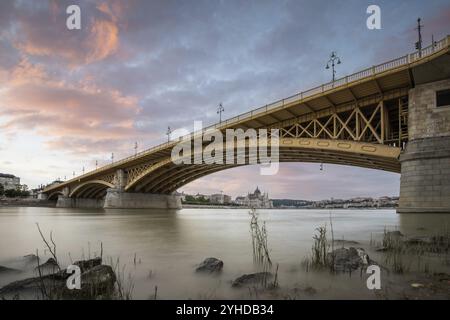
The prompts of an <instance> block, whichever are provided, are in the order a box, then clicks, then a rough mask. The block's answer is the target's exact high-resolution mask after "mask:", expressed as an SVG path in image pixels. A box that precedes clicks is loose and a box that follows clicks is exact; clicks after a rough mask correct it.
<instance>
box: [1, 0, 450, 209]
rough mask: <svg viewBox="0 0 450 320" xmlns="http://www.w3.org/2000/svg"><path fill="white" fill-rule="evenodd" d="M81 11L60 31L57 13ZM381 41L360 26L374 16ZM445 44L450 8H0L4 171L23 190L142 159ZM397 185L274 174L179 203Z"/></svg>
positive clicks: (296, 167) (211, 185)
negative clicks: (436, 42) (72, 25)
mask: <svg viewBox="0 0 450 320" xmlns="http://www.w3.org/2000/svg"><path fill="white" fill-rule="evenodd" d="M72 4H77V5H79V6H80V9H81V30H68V29H67V27H66V19H67V17H68V14H66V8H67V7H68V6H69V5H72ZM371 4H376V5H378V6H379V7H380V9H381V29H380V30H369V29H368V28H367V27H366V19H367V18H368V16H369V15H368V14H367V13H366V9H367V7H368V6H369V5H371ZM419 16H420V17H421V18H422V23H423V25H424V29H423V38H424V43H425V45H428V44H429V43H431V36H432V35H433V36H434V38H435V39H440V38H442V37H444V36H445V35H447V34H450V3H449V1H448V0H445V1H438V0H430V1H422V0H417V1H413V0H408V1H399V0H395V1H394V0H390V1H364V0H346V1H343V0H336V1H320V0H314V1H306V0H292V1H291V0H280V1H267V0H254V1H250V0H240V1H234V0H226V1H225V0H195V1H171V0H160V1H155V0H142V1H137V0H131V1H119V0H111V1H93V0H92V1H75V0H67V1H66V0H64V1H57V0H52V1H46V0H42V1H31V0H30V1H25V0H22V1H10V0H2V1H0V172H4V173H12V174H14V175H16V176H19V177H21V182H22V183H25V184H27V185H28V186H29V187H35V186H37V185H39V184H46V183H48V182H51V181H53V180H55V179H56V178H61V179H63V178H64V177H67V178H69V177H71V176H72V174H73V172H75V173H76V174H80V173H81V172H82V168H83V167H84V168H85V170H86V171H87V170H91V169H93V168H95V162H96V161H98V163H99V165H102V164H106V163H109V162H110V161H111V160H110V159H111V153H114V158H115V159H120V158H122V157H125V156H128V155H131V154H133V153H134V145H135V142H137V143H138V150H139V151H141V150H144V149H146V148H149V147H151V146H154V145H156V144H159V143H161V142H164V141H165V140H166V139H167V137H166V131H167V127H168V126H170V127H171V128H172V129H179V128H187V129H190V130H192V127H193V122H194V121H203V123H204V125H209V124H212V123H215V122H217V121H218V115H217V113H216V110H217V106H218V104H219V103H222V104H223V106H224V108H225V111H224V113H223V115H222V116H223V117H224V118H229V117H233V116H235V115H237V114H240V113H243V112H246V111H249V110H250V109H253V108H255V107H259V106H262V105H265V104H267V103H270V102H273V101H275V100H278V99H280V98H283V97H287V96H290V95H292V94H295V93H297V92H300V91H304V90H306V89H309V88H312V87H314V86H316V85H319V84H321V83H324V82H328V81H329V80H330V77H331V74H330V71H329V70H326V69H325V65H326V62H327V61H328V59H329V55H330V53H331V51H337V54H338V56H339V57H340V58H341V60H342V64H341V65H339V67H338V69H337V76H338V77H339V76H345V75H346V74H351V73H353V72H355V71H358V70H360V69H363V68H366V67H368V66H371V65H374V64H378V63H382V62H384V61H386V60H390V59H393V58H396V57H398V56H401V55H404V54H406V53H409V52H412V51H413V50H414V42H415V41H416V31H415V30H414V29H415V27H416V20H417V18H418V17H419ZM399 179H400V175H398V174H394V173H387V172H383V171H377V170H371V169H362V168H356V167H349V166H338V165H331V164H325V165H324V170H323V171H320V170H319V165H317V164H307V163H290V164H281V168H280V171H279V173H278V174H277V175H276V176H261V175H260V174H259V168H258V167H257V166H249V167H241V168H235V169H230V170H226V171H222V172H219V173H215V174H213V175H209V176H206V177H204V178H201V179H199V180H197V181H194V182H192V183H190V184H189V185H187V186H185V187H183V188H182V189H181V190H180V191H185V192H188V193H197V192H200V193H206V194H211V193H217V192H220V191H223V192H224V193H226V194H230V195H232V196H233V197H235V196H237V195H241V194H246V193H247V192H248V191H253V190H254V189H255V188H256V186H257V185H258V186H259V187H260V189H262V190H263V191H268V192H269V195H270V197H271V198H292V199H313V200H319V199H326V198H330V197H334V198H350V197H356V196H383V195H398V192H399Z"/></svg>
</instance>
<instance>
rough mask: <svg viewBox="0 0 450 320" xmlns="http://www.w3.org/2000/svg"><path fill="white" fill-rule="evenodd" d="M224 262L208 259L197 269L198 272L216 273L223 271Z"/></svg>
mask: <svg viewBox="0 0 450 320" xmlns="http://www.w3.org/2000/svg"><path fill="white" fill-rule="evenodd" d="M222 268H223V261H222V260H219V259H217V258H206V259H205V260H204V261H203V262H202V263H200V264H199V265H198V267H197V268H196V269H195V271H196V272H204V273H216V272H220V271H222Z"/></svg>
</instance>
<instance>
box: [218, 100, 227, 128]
mask: <svg viewBox="0 0 450 320" xmlns="http://www.w3.org/2000/svg"><path fill="white" fill-rule="evenodd" d="M224 111H225V108H224V107H223V105H222V102H221V103H219V107H218V108H217V114H218V115H219V123H221V122H222V112H224Z"/></svg>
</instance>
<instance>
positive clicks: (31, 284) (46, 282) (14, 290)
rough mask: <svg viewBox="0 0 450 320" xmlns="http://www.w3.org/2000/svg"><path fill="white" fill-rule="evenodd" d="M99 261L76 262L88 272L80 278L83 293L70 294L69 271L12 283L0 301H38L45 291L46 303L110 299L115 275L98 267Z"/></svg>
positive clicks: (83, 273) (108, 268)
mask: <svg viewBox="0 0 450 320" xmlns="http://www.w3.org/2000/svg"><path fill="white" fill-rule="evenodd" d="M49 260H50V259H49ZM53 261H54V260H53ZM98 261H99V260H98V259H97V258H96V259H91V260H87V261H77V262H78V265H79V266H80V269H83V268H84V269H85V271H84V272H83V271H82V274H81V290H69V289H68V288H67V286H66V281H67V278H68V277H69V276H70V274H69V273H66V270H61V271H58V272H56V273H53V274H46V275H43V276H42V277H34V278H28V279H24V280H19V281H15V282H12V283H10V284H8V285H6V286H4V287H3V288H0V297H16V296H19V297H21V298H29V299H36V298H37V297H42V294H43V289H45V294H46V296H44V299H48V298H51V299H97V298H102V297H107V298H110V297H111V296H112V295H113V293H114V285H115V282H116V275H115V273H114V271H113V269H112V268H111V266H108V265H95V264H96V263H98ZM50 263H52V262H50ZM91 266H92V267H91Z"/></svg>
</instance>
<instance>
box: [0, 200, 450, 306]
mask: <svg viewBox="0 0 450 320" xmlns="http://www.w3.org/2000/svg"><path fill="white" fill-rule="evenodd" d="M258 215H259V219H260V221H265V222H266V227H267V230H268V246H269V249H270V255H271V259H272V261H273V262H274V265H276V264H278V265H279V272H278V277H279V285H280V288H283V295H282V296H281V298H296V299H297V298H304V297H307V298H314V297H317V298H343V299H347V298H369V299H370V298H375V295H374V292H373V291H372V290H368V289H367V286H366V276H365V275H360V274H358V275H352V276H350V275H341V276H330V275H328V274H327V273H317V272H311V271H309V272H307V271H306V270H304V268H302V267H301V261H302V260H303V259H304V258H305V257H307V256H308V255H310V254H311V246H312V245H313V240H312V236H313V235H314V234H315V232H316V231H315V229H316V228H317V227H319V226H323V225H325V224H327V226H328V228H329V225H330V215H331V219H332V223H333V231H334V238H335V239H345V240H353V241H357V242H358V243H359V244H358V245H357V246H360V247H363V248H365V249H366V250H367V251H368V253H369V255H370V257H371V258H372V257H374V259H375V260H376V259H381V256H380V253H378V252H375V250H374V248H373V247H372V246H371V243H372V244H373V243H374V242H377V241H381V238H382V235H383V232H384V230H385V229H388V230H400V231H401V232H402V233H403V234H406V235H410V236H413V235H414V236H415V235H421V234H433V233H436V232H440V231H442V230H443V229H445V228H448V227H449V226H450V216H449V215H398V214H396V213H395V211H394V210H391V209H389V210H363V209H361V210H359V209H358V210H332V211H329V210H276V209H270V210H268V209H267V210H258ZM249 222H250V215H249V213H248V210H246V209H206V208H205V209H203V208H202V209H183V210H180V211H170V212H169V211H159V210H117V209H116V210H82V209H59V208H25V207H23V208H22V207H19V208H17V207H3V208H0V265H6V266H8V263H9V264H10V265H11V264H12V262H13V261H15V259H17V258H18V257H21V256H24V255H27V254H31V253H35V252H36V249H38V250H39V253H40V255H44V252H45V247H44V244H43V242H42V241H41V238H40V236H39V233H38V230H37V227H36V223H39V225H40V227H41V229H42V231H43V233H44V234H46V235H48V234H49V232H50V231H52V232H53V238H54V240H55V242H56V244H57V254H58V258H59V260H60V261H61V262H62V264H64V265H67V264H69V263H70V261H71V260H79V259H83V258H88V257H91V258H92V257H94V256H96V255H99V254H100V244H101V243H102V244H103V256H104V257H105V258H106V260H108V259H113V260H114V261H115V262H117V261H118V263H119V266H120V269H121V270H122V275H123V276H124V280H125V281H124V282H125V283H127V284H129V285H133V286H134V289H133V292H132V295H133V298H136V299H148V298H151V297H153V296H154V292H155V287H156V286H157V298H158V299H188V298H192V299H229V298H243V299H248V298H255V297H256V295H255V294H252V293H251V290H249V289H248V288H246V289H233V288H231V285H230V282H231V281H232V280H233V279H235V278H236V277H238V276H240V275H242V274H245V273H251V272H254V271H255V270H256V268H255V266H254V265H253V258H252V245H251V235H250V227H249ZM48 257H49V256H48V255H47V256H46V257H45V258H48ZM207 257H217V258H220V259H221V260H223V261H224V269H223V272H222V273H221V274H220V275H218V276H211V275H201V274H196V273H195V272H194V270H195V266H196V264H198V263H200V262H201V261H202V260H203V259H205V258H207ZM433 268H436V270H437V271H441V272H443V271H447V272H448V266H445V265H441V264H436V265H433ZM11 280H15V279H13V278H11V277H9V278H6V277H0V286H3V285H5V284H6V283H7V282H9V281H11ZM306 287H313V288H314V289H315V291H316V294H315V295H312V296H306V295H305V294H303V293H302V291H301V289H302V288H303V289H304V288H306ZM265 297H266V298H267V297H268V298H271V296H265ZM260 298H261V297H260ZM278 298H280V296H278Z"/></svg>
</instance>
